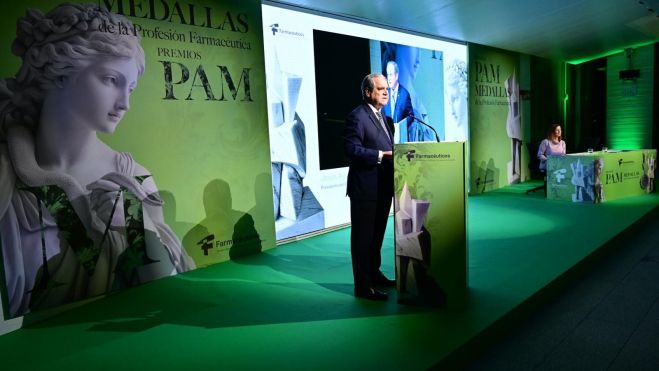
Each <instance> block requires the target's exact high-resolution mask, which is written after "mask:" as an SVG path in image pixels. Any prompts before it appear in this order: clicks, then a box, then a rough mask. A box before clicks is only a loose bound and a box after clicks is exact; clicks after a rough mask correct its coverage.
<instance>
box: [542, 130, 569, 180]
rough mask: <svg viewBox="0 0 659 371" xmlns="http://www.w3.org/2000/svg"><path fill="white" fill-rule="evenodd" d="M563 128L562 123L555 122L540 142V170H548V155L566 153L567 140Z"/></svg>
mask: <svg viewBox="0 0 659 371" xmlns="http://www.w3.org/2000/svg"><path fill="white" fill-rule="evenodd" d="M562 134H563V129H562V128H561V124H553V125H551V127H550V128H549V130H548V131H547V138H545V139H543V140H542V142H540V147H539V148H538V159H539V160H540V171H541V172H543V173H544V172H546V171H547V157H548V156H563V155H565V141H564V140H563V136H562Z"/></svg>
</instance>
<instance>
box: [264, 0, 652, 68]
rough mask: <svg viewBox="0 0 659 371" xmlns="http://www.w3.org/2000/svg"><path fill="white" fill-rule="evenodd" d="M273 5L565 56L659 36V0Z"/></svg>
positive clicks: (385, 0)
mask: <svg viewBox="0 0 659 371" xmlns="http://www.w3.org/2000/svg"><path fill="white" fill-rule="evenodd" d="M264 3H265V4H270V5H284V6H293V7H295V8H299V9H302V10H310V11H314V12H320V13H325V14H327V15H335V16H340V17H347V18H349V19H353V20H356V21H360V22H366V23H375V24H377V25H380V26H384V27H389V28H395V29H400V30H407V31H412V32H415V33H421V34H426V35H432V36H439V37H443V38H448V39H453V40H458V41H467V42H473V43H478V44H483V45H490V46H494V47H497V48H502V49H507V50H512V51H517V52H521V53H526V54H531V55H536V56H540V57H544V58H550V59H554V60H561V61H575V60H580V59H590V58H594V57H597V56H601V55H604V54H606V53H610V52H613V51H617V50H622V49H624V48H627V47H633V46H636V45H640V44H646V43H652V42H656V41H658V40H659V0H641V1H639V0H548V1H536V0H526V1H520V0H462V1H460V0H407V1H405V0H368V1H365V0H285V1H264Z"/></svg>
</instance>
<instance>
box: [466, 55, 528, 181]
mask: <svg viewBox="0 0 659 371" xmlns="http://www.w3.org/2000/svg"><path fill="white" fill-rule="evenodd" d="M469 63H470V72H469V101H470V107H469V116H470V119H469V121H470V123H471V124H470V129H469V139H470V141H471V146H470V154H469V155H470V163H471V166H470V174H471V175H470V182H471V183H470V188H469V191H470V192H471V193H482V192H486V191H489V190H493V189H497V188H500V187H503V186H505V185H508V184H513V183H519V182H520V181H522V180H523V179H525V178H526V173H527V171H528V159H527V155H526V154H524V155H523V154H522V152H523V150H522V146H523V144H524V136H523V134H524V131H523V130H522V112H521V101H520V96H519V75H520V74H519V71H520V68H519V55H518V54H517V53H513V52H508V51H504V50H501V49H495V48H491V47H486V46H482V45H476V44H470V45H469ZM524 151H526V150H524ZM523 159H524V160H523Z"/></svg>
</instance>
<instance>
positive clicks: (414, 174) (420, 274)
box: [394, 142, 467, 308]
mask: <svg viewBox="0 0 659 371" xmlns="http://www.w3.org/2000/svg"><path fill="white" fill-rule="evenodd" d="M394 161H395V162H394V164H395V165H394V166H395V188H396V192H395V199H394V201H395V202H394V209H395V225H396V228H395V230H396V280H397V286H398V290H399V301H400V302H401V303H414V304H427V305H444V304H446V305H448V306H449V307H452V308H455V307H460V306H462V305H463V304H464V302H465V298H466V292H467V233H466V203H467V199H466V196H465V192H466V187H465V169H464V143H463V142H451V143H408V144H399V145H396V146H395V148H394Z"/></svg>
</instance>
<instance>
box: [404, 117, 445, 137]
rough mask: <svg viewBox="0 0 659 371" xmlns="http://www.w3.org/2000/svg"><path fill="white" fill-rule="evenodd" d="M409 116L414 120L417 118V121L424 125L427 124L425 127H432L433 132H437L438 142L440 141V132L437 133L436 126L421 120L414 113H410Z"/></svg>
mask: <svg viewBox="0 0 659 371" xmlns="http://www.w3.org/2000/svg"><path fill="white" fill-rule="evenodd" d="M408 117H411V118H412V120H415V121H417V122H419V123H420V124H421V125H423V126H425V127H427V128H430V130H432V132H433V133H434V134H435V138H437V143H439V134H437V131H436V130H435V128H434V127H432V126H430V125H428V124H426V123H425V122H424V121H423V120H421V119H420V118H418V117H416V116H414V114H413V113H410V115H409V116H408Z"/></svg>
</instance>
